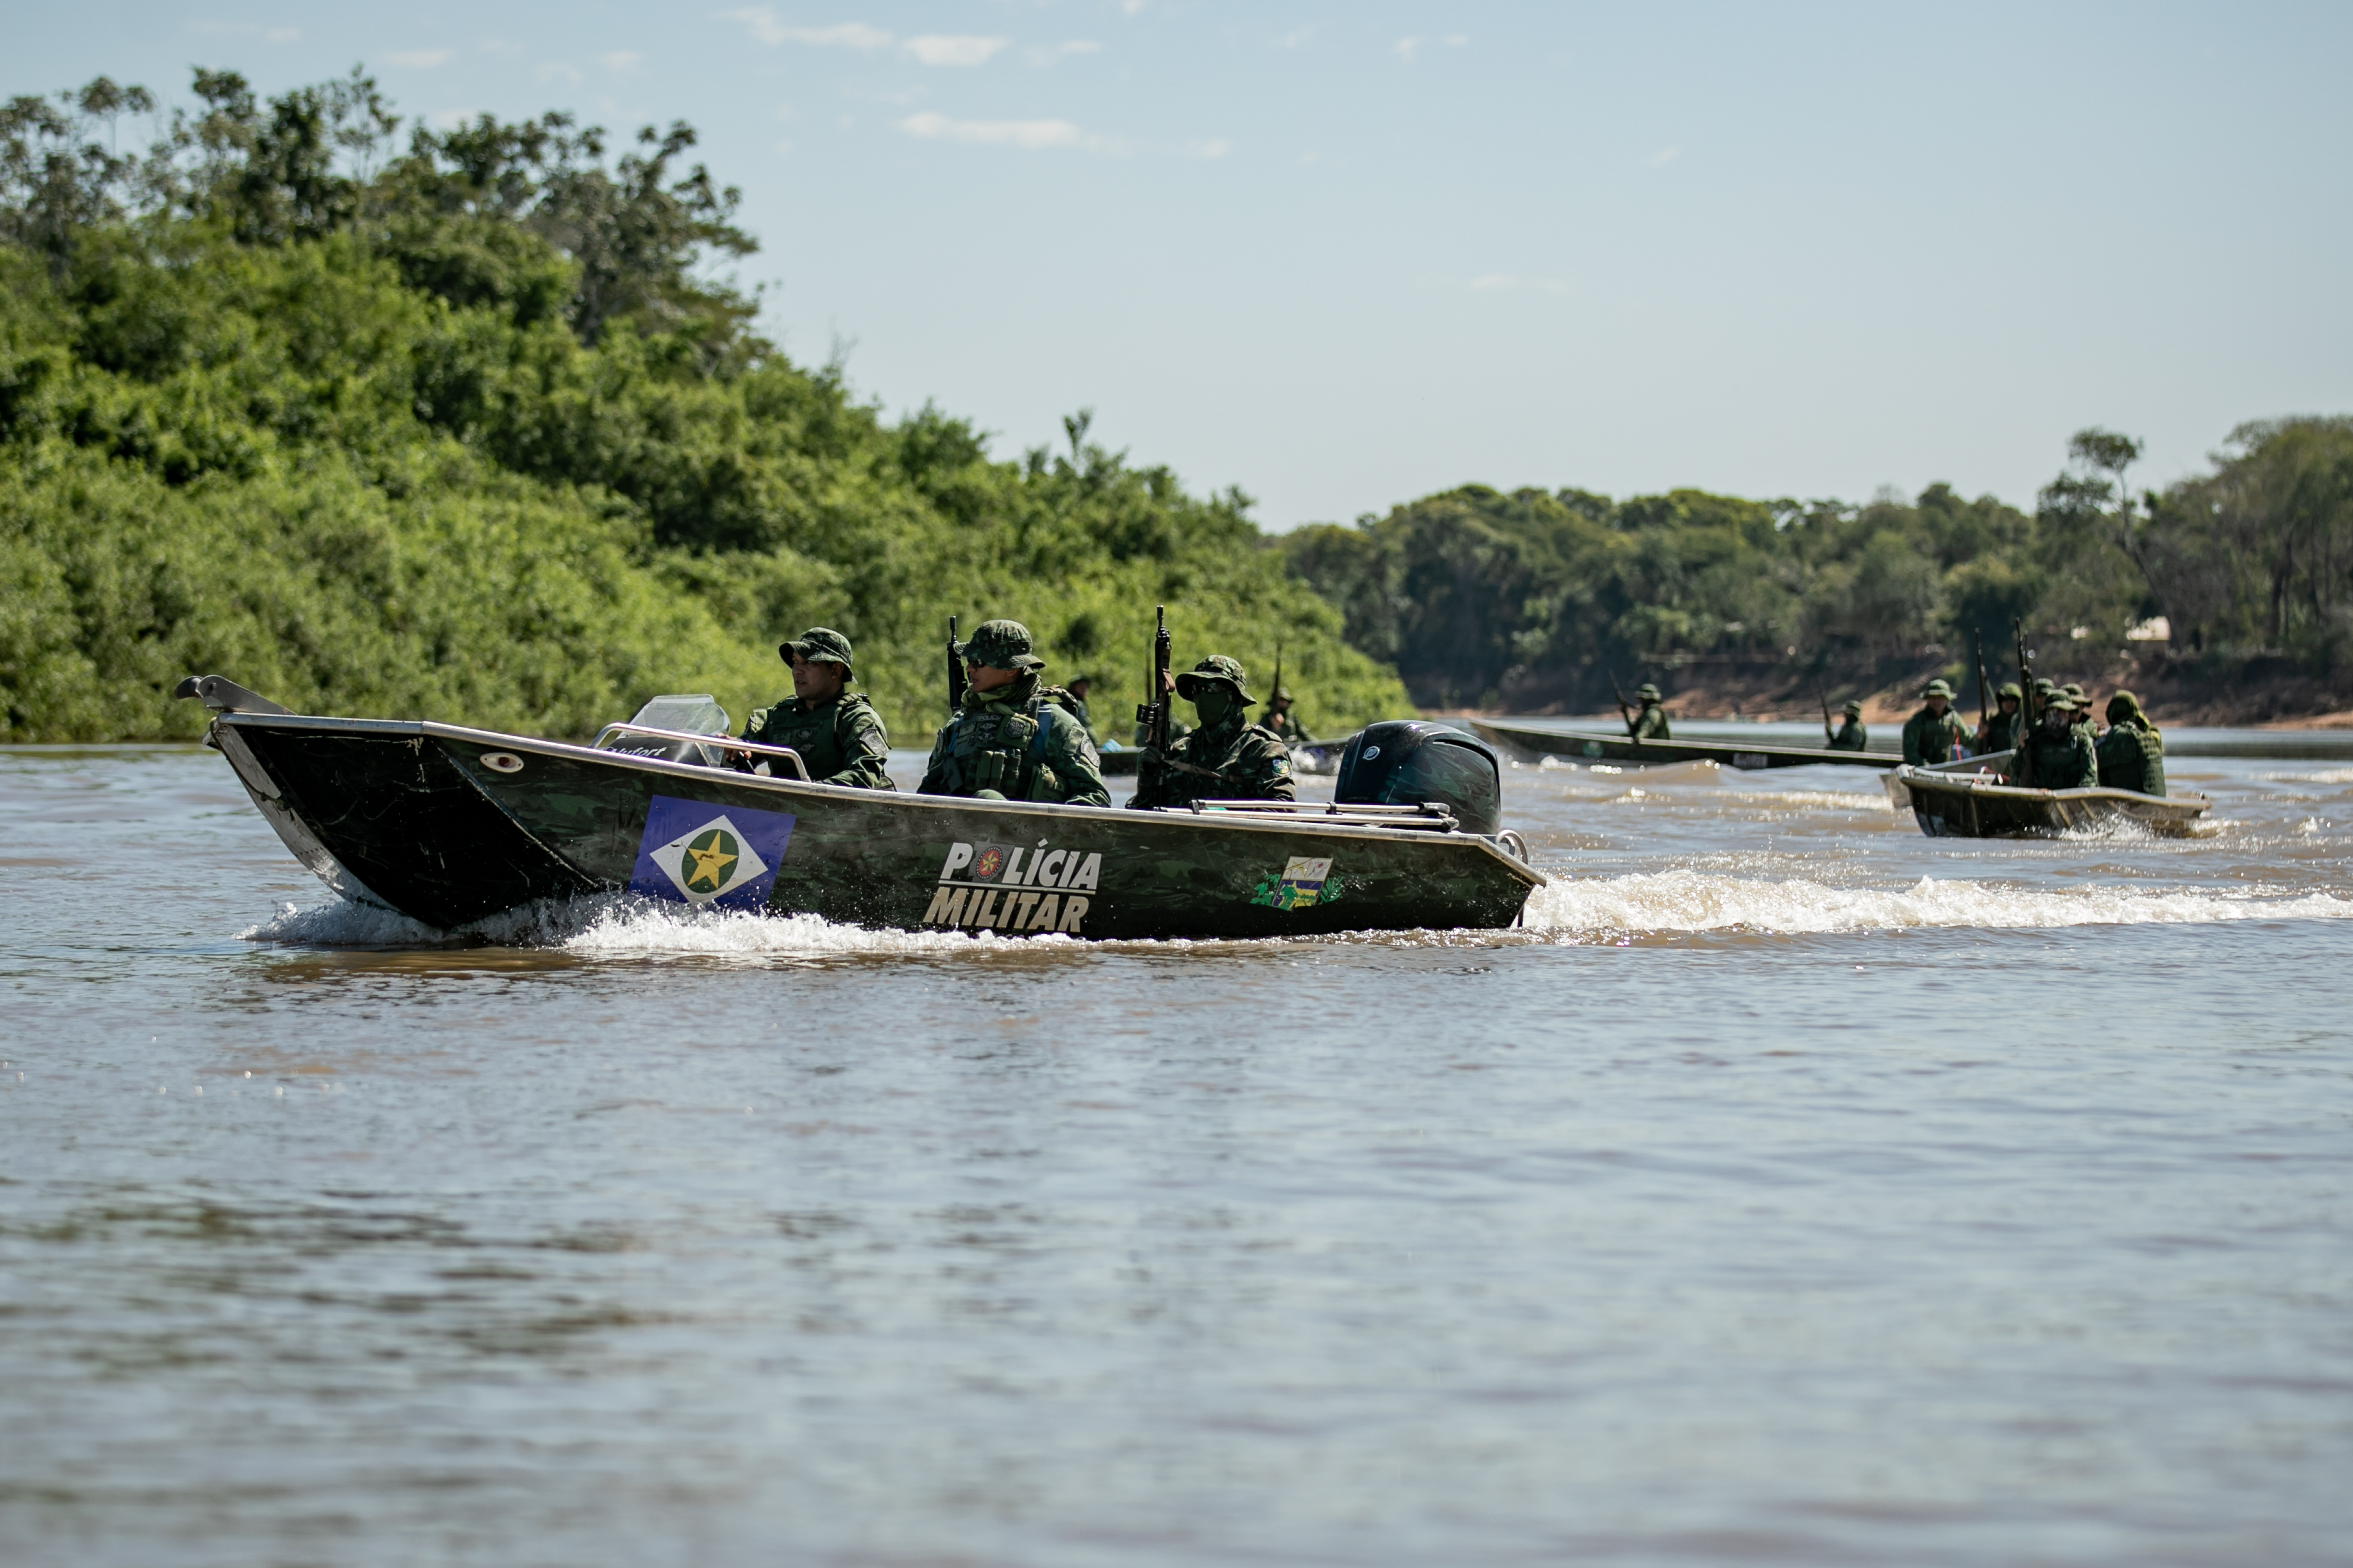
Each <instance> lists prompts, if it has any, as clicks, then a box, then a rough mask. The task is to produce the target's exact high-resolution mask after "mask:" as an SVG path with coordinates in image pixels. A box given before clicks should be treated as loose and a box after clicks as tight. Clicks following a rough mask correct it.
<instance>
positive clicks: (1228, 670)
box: [1176, 653, 1258, 708]
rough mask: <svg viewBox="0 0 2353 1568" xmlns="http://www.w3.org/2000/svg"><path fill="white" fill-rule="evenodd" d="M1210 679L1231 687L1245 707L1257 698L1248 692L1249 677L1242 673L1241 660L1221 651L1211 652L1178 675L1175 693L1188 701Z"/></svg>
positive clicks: (1195, 695)
mask: <svg viewBox="0 0 2353 1568" xmlns="http://www.w3.org/2000/svg"><path fill="white" fill-rule="evenodd" d="M1212 680H1214V681H1217V682H1218V683H1219V684H1220V685H1223V686H1230V687H1232V688H1233V690H1234V696H1235V697H1237V698H1238V699H1240V701H1241V704H1242V706H1243V707H1245V708H1247V707H1249V706H1250V704H1252V703H1254V702H1256V701H1257V700H1258V699H1257V698H1255V697H1252V696H1251V695H1250V685H1249V679H1248V677H1246V676H1244V675H1243V673H1242V667H1241V662H1240V660H1239V659H1231V658H1227V657H1226V656H1225V655H1224V654H1221V653H1213V654H1211V655H1210V656H1209V657H1208V658H1205V659H1203V660H1202V661H1201V662H1200V663H1198V664H1197V665H1195V666H1194V667H1193V668H1190V669H1188V670H1187V671H1186V672H1185V673H1184V674H1182V675H1180V676H1178V677H1177V678H1176V695H1177V696H1179V697H1182V698H1183V699H1184V700H1186V701H1187V702H1190V701H1192V700H1194V698H1196V697H1198V696H1199V695H1200V691H1201V687H1202V685H1203V684H1204V683H1205V682H1208V681H1212Z"/></svg>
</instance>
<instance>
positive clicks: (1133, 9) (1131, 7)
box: [1119, 0, 1144, 16]
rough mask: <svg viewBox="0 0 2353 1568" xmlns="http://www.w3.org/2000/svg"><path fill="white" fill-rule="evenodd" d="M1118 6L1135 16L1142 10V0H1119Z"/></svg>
mask: <svg viewBox="0 0 2353 1568" xmlns="http://www.w3.org/2000/svg"><path fill="white" fill-rule="evenodd" d="M1119 8H1120V9H1121V10H1123V11H1124V12H1126V13H1127V14H1128V15H1129V16H1137V15H1140V14H1141V13H1142V12H1143V10H1144V0H1119Z"/></svg>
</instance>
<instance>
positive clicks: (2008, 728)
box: [1974, 680, 2026, 757]
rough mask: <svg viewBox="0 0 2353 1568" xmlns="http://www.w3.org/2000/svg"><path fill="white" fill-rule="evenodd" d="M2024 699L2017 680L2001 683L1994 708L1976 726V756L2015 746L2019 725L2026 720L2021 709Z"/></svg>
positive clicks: (2004, 750) (2005, 750) (2003, 750)
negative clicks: (1983, 720)
mask: <svg viewBox="0 0 2353 1568" xmlns="http://www.w3.org/2000/svg"><path fill="white" fill-rule="evenodd" d="M2025 701H2026V698H2025V694H2024V693H2023V692H2021V691H2020V690H2019V689H2018V682H2016V681H2015V680H2010V681H2005V682H2003V683H2002V687H2001V690H2000V694H1999V697H1998V699H1997V700H1996V701H1995V703H1994V710H1993V711H1992V712H1990V713H1989V714H1987V715H1986V717H1985V722H1984V723H1982V724H1980V725H1978V738H1977V745H1976V747H1975V748H1974V750H1975V751H1976V752H1977V754H1978V756H1980V757H1982V756H1986V755H1988V754H1989V753H1990V752H2007V751H2010V750H2011V749H2013V748H2014V747H2016V746H2017V744H2018V731H2019V726H2021V724H2023V723H2025V719H2024V718H2023V717H2022V716H2021V709H2022V707H2023V705H2024V703H2025Z"/></svg>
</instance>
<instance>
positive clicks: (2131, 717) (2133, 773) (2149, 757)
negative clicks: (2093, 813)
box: [2095, 691, 2165, 795]
mask: <svg viewBox="0 0 2353 1568" xmlns="http://www.w3.org/2000/svg"><path fill="white" fill-rule="evenodd" d="M2095 750H2096V752H2097V753H2098V757H2099V765H2100V787H2101V788H2102V789H2129V790H2137V791H2139V792H2140V793H2141V794H2142V795H2163V794H2164V793H2165V741H2164V738H2163V737H2161V736H2160V735H2158V732H2157V727H2156V726H2155V725H2153V724H2151V723H2150V722H2149V721H2148V719H2147V716H2146V715H2145V714H2143V713H2142V712H2141V710H2140V700H2139V699H2138V698H2137V697H2135V696H2134V695H2133V694H2132V693H2131V692H2129V691H2119V692H2117V693H2116V695H2115V696H2113V697H2111V698H2109V699H2108V732H2107V733H2106V734H2105V735H2103V736H2101V737H2100V739H2099V743H2098V745H2097V747H2096V748H2095Z"/></svg>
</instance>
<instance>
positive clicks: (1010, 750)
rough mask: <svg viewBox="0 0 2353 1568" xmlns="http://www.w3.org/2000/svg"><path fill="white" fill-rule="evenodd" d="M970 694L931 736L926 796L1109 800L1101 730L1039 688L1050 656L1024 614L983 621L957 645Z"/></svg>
mask: <svg viewBox="0 0 2353 1568" xmlns="http://www.w3.org/2000/svg"><path fill="white" fill-rule="evenodd" d="M955 651H956V657H957V658H961V659H963V660H964V667H965V693H964V700H963V701H962V702H961V703H960V704H958V705H957V708H956V711H955V715H954V717H952V718H950V719H949V720H948V721H947V722H946V723H944V724H943V725H941V726H940V730H939V733H938V734H937V735H935V736H934V737H933V739H932V757H931V762H930V763H929V764H928V765H927V766H926V767H925V768H924V770H923V783H922V784H920V785H918V786H917V788H918V789H919V790H921V792H922V793H923V794H924V795H967V796H971V797H973V798H975V799H979V800H1034V801H1045V802H1049V803H1053V804H1059V805H1110V804H1111V792H1110V791H1108V790H1106V789H1104V788H1103V764H1102V762H1101V761H1100V759H1099V758H1098V757H1097V755H1096V752H1095V742H1094V737H1093V736H1092V735H1090V734H1088V733H1087V727H1086V726H1085V725H1084V724H1082V723H1080V722H1079V721H1078V718H1077V716H1076V715H1074V714H1072V713H1071V712H1070V711H1069V710H1066V709H1064V708H1063V707H1062V706H1061V705H1060V703H1058V702H1057V701H1055V700H1054V695H1055V694H1054V693H1051V692H1048V691H1041V690H1040V689H1039V683H1038V682H1039V671H1040V670H1042V669H1044V668H1046V661H1045V660H1044V659H1042V658H1039V657H1038V656H1037V654H1036V653H1034V652H1032V651H1031V649H1030V638H1029V627H1028V626H1023V625H1022V624H1021V623H1020V622H1019V621H1003V620H999V621H984V622H982V623H981V625H980V628H979V629H978V630H976V631H975V632H974V633H973V634H972V637H971V639H970V640H969V641H967V642H964V643H961V644H959V645H957V647H956V650H955Z"/></svg>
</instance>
